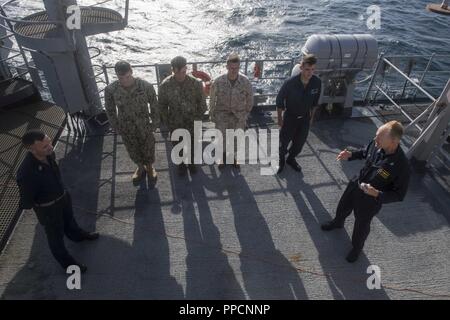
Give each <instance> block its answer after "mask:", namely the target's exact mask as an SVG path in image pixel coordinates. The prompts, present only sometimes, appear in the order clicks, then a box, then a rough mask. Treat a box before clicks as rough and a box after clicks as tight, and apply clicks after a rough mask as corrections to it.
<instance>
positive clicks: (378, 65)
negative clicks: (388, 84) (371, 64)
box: [363, 53, 384, 105]
mask: <svg viewBox="0 0 450 320" xmlns="http://www.w3.org/2000/svg"><path fill="white" fill-rule="evenodd" d="M383 57H384V54H383V53H382V54H381V55H380V57H379V58H378V61H377V65H376V67H375V70H374V71H373V74H372V79H371V80H370V83H369V86H368V87H367V91H366V94H365V95H364V99H363V105H366V103H367V98H368V97H369V93H370V91H371V89H372V86H373V83H374V82H375V78H376V76H377V73H378V69H379V68H380V65H381V60H382V59H383Z"/></svg>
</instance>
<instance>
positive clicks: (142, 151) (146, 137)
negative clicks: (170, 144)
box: [122, 131, 155, 166]
mask: <svg viewBox="0 0 450 320" xmlns="http://www.w3.org/2000/svg"><path fill="white" fill-rule="evenodd" d="M122 141H123V144H124V145H125V148H126V149H127V151H128V154H129V155H130V158H131V160H133V162H134V163H136V164H137V165H138V166H142V165H145V164H150V163H154V162H155V137H154V135H153V132H151V131H148V132H146V133H136V132H133V133H132V132H125V133H124V132H122Z"/></svg>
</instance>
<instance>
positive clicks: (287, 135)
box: [276, 54, 322, 173]
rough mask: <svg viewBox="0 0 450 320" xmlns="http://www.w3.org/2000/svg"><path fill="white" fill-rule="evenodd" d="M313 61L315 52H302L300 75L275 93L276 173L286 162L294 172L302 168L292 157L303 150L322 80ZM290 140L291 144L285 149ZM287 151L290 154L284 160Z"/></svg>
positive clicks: (314, 60) (288, 80) (292, 78)
mask: <svg viewBox="0 0 450 320" xmlns="http://www.w3.org/2000/svg"><path fill="white" fill-rule="evenodd" d="M316 63H317V58H316V57H315V56H314V55H312V54H308V55H305V56H304V57H303V58H302V62H301V63H300V70H301V72H300V74H299V75H295V76H293V77H291V78H289V79H287V80H286V81H285V82H284V83H283V85H282V86H281V89H280V91H279V92H278V95H277V98H276V104H277V113H278V126H279V127H280V128H281V130H280V147H279V158H280V162H279V169H278V173H280V172H281V171H283V169H284V166H285V163H287V164H289V165H290V166H291V167H292V169H294V170H295V171H298V172H300V171H301V170H302V168H301V166H300V165H299V164H298V163H297V161H295V157H297V155H299V154H300V152H301V151H302V149H303V145H304V144H305V142H306V138H307V137H308V133H309V126H310V124H311V120H312V119H313V118H314V111H315V110H316V109H317V105H318V102H319V97H320V92H321V87H322V81H321V80H320V78H319V77H317V76H315V75H314V71H315V68H316ZM283 111H284V113H283ZM291 141H292V145H291V147H290V148H289V150H288V145H289V143H290V142H291ZM286 153H289V156H288V157H287V159H286V160H285V156H286Z"/></svg>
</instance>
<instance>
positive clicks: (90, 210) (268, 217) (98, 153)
mask: <svg viewBox="0 0 450 320" xmlns="http://www.w3.org/2000/svg"><path fill="white" fill-rule="evenodd" d="M256 122H258V121H256ZM269 124H270V123H269ZM375 130H376V126H375V125H374V124H373V122H372V120H371V119H349V120H327V121H322V122H317V123H316V124H315V125H314V127H313V128H312V131H311V133H310V135H309V138H308V143H307V145H306V146H305V148H304V150H303V152H302V154H301V155H300V156H299V158H298V160H299V162H301V164H302V166H303V171H304V173H303V175H299V174H297V173H296V172H294V171H293V170H292V169H290V168H289V167H288V168H287V169H286V170H285V172H284V173H283V174H281V175H280V176H261V175H260V174H259V168H260V166H259V165H243V166H242V169H241V171H240V172H238V171H236V170H234V169H231V168H227V169H225V170H224V171H222V172H221V171H219V170H218V169H217V167H216V166H207V165H203V166H202V167H201V169H200V170H199V172H198V173H197V174H196V175H193V176H192V175H188V176H186V177H184V178H180V177H178V176H177V172H176V170H175V168H174V167H173V165H172V164H170V165H169V163H168V156H169V152H170V148H168V145H169V144H168V143H167V141H166V140H164V138H163V137H162V136H158V139H157V161H156V166H155V167H156V168H157V170H158V174H159V178H158V183H157V185H156V187H155V188H153V189H149V188H148V187H147V186H146V184H145V183H143V184H142V185H141V186H137V187H135V186H133V185H132V183H131V182H130V177H131V174H132V172H133V171H134V166H133V164H132V162H131V160H130V159H129V158H128V156H127V153H126V151H125V148H124V146H123V144H122V143H121V139H120V137H118V136H115V135H112V134H106V135H103V134H101V133H100V134H97V135H92V136H90V137H87V138H86V139H85V140H83V141H81V140H79V141H74V139H73V137H72V136H63V137H62V138H61V139H60V141H59V143H58V145H57V148H56V151H57V156H58V159H59V163H60V166H61V169H62V171H63V176H64V180H65V182H66V184H67V186H68V187H69V188H70V190H71V192H72V195H73V199H74V205H75V212H76V216H77V219H78V221H79V222H80V224H81V225H82V226H84V227H85V228H87V229H90V230H92V229H94V228H95V229H97V230H98V231H99V232H100V233H101V238H100V239H99V240H98V241H96V242H94V243H79V244H77V243H72V242H70V241H69V240H67V245H68V248H69V250H70V251H71V252H72V253H73V255H74V256H75V257H76V258H78V259H79V260H80V261H81V262H83V263H85V264H86V265H87V266H88V268H89V270H88V272H87V273H86V274H85V275H83V277H82V289H81V290H74V291H70V290H68V289H67V288H66V279H67V278H66V275H65V274H64V273H63V272H62V271H61V270H60V267H59V265H57V263H56V262H55V261H54V259H53V258H52V256H51V254H50V252H49V249H48V246H47V243H46V239H45V234H44V232H43V229H42V227H41V226H40V225H37V220H36V218H35V216H34V214H33V213H32V212H25V213H24V214H23V215H22V218H21V220H20V222H19V223H18V225H17V227H16V230H15V232H14V235H13V237H12V239H11V241H10V243H9V245H8V246H7V248H6V250H5V251H4V252H3V254H2V255H1V256H0V295H1V297H2V299H31V298H33V299H96V298H113V299H119V298H125V299H137V298H139V299H184V298H187V299H407V298H411V299H433V298H444V299H450V289H449V288H450V276H449V275H450V264H449V262H450V252H449V248H450V228H449V224H450V213H449V211H450V210H449V208H450V196H449V192H448V186H447V187H446V186H441V185H438V184H437V183H436V181H435V180H434V179H432V178H431V177H430V175H428V174H426V173H425V174H416V173H415V174H414V175H413V176H412V179H411V185H410V189H409V192H408V195H407V197H406V200H405V201H404V202H403V203H396V204H391V205H386V206H384V208H383V210H382V211H381V212H380V214H379V215H377V217H376V218H375V219H374V221H373V223H372V231H371V234H370V236H369V238H368V241H367V244H366V247H365V249H364V254H363V255H362V256H361V257H360V259H359V260H358V262H357V263H355V264H348V263H347V262H346V261H345V259H344V257H345V255H346V253H347V251H348V250H349V249H350V246H351V244H350V235H351V230H352V227H353V217H351V218H349V219H348V221H347V223H346V226H345V229H341V230H339V231H334V232H331V233H324V232H322V231H321V230H320V223H321V222H323V221H326V220H329V219H330V218H332V217H333V216H334V212H335V209H336V205H337V202H338V200H339V198H340V196H341V194H342V192H343V190H344V188H345V186H346V183H347V181H348V179H349V178H350V177H351V176H352V175H353V174H355V173H356V172H357V171H358V170H359V169H360V167H361V166H362V162H358V161H354V162H346V163H341V162H337V161H336V160H335V157H336V154H337V153H338V151H339V150H340V149H341V148H343V147H345V146H347V145H354V146H361V145H363V144H365V143H366V142H368V140H369V139H371V138H372V136H373V134H374V132H375ZM442 174H446V175H448V171H442ZM446 189H447V190H446ZM371 264H374V265H378V266H379V267H380V268H381V280H382V285H383V287H382V289H380V290H369V289H368V288H367V287H366V279H367V277H368V276H369V275H368V274H367V273H366V269H367V267H368V266H369V265H371Z"/></svg>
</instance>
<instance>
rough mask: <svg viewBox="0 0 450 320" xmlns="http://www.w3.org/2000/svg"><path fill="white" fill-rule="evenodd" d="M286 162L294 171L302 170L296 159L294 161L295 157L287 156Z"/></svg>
mask: <svg viewBox="0 0 450 320" xmlns="http://www.w3.org/2000/svg"><path fill="white" fill-rule="evenodd" d="M286 163H287V164H288V165H290V166H291V168H292V169H294V170H295V171H297V172H302V167H300V165H299V164H298V163H297V161H295V159H293V158H291V159H290V158H288V159H287V160H286Z"/></svg>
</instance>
